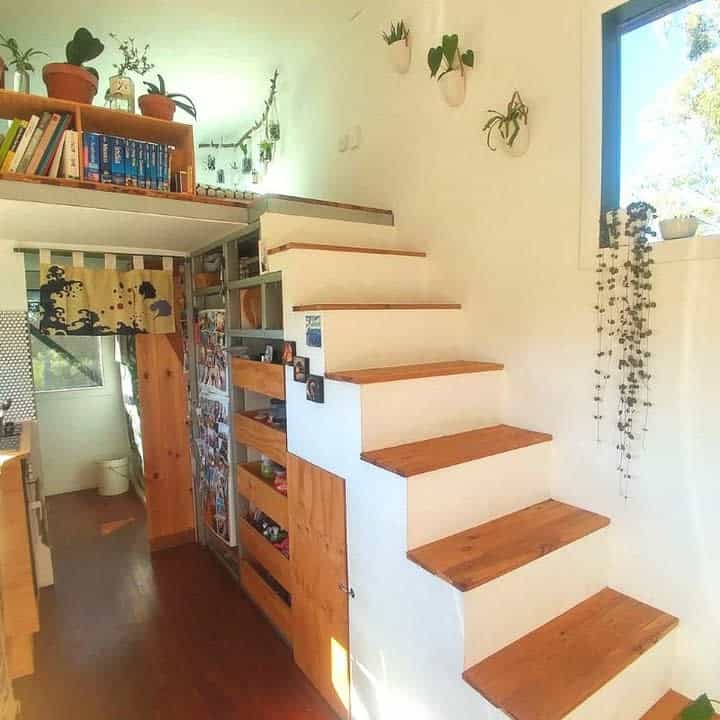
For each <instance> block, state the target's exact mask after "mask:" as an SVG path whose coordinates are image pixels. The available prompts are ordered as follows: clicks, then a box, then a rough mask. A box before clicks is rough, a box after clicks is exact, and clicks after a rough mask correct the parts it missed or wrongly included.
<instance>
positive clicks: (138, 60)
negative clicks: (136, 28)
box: [110, 33, 155, 75]
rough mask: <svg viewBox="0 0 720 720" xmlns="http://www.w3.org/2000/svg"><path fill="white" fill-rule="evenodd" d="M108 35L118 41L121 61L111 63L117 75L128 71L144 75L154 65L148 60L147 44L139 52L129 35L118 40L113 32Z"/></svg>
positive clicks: (148, 47) (133, 39)
mask: <svg viewBox="0 0 720 720" xmlns="http://www.w3.org/2000/svg"><path fill="white" fill-rule="evenodd" d="M110 37H111V38H112V39H113V40H115V41H116V42H117V43H118V50H119V51H120V52H121V53H122V56H123V59H122V62H121V63H113V67H114V68H115V70H116V71H117V74H118V75H125V73H128V72H134V73H137V74H138V75H145V73H147V72H149V71H150V70H152V69H153V68H154V67H155V65H154V64H153V63H151V62H149V61H148V50H149V49H150V46H149V45H145V47H144V48H143V49H142V53H141V52H140V50H139V49H138V48H137V47H136V46H135V38H133V37H129V38H127V40H120V39H119V38H118V36H117V35H116V34H115V33H110Z"/></svg>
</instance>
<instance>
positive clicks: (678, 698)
mask: <svg viewBox="0 0 720 720" xmlns="http://www.w3.org/2000/svg"><path fill="white" fill-rule="evenodd" d="M691 702H692V700H691V699H690V698H689V697H685V695H681V694H680V693H678V692H675V691H674V690H668V692H666V693H665V695H663V696H662V697H661V698H660V700H658V701H657V702H656V703H655V704H654V705H653V706H652V707H651V708H650V709H649V710H648V711H647V712H646V713H645V714H644V715H643V716H642V718H640V720H677V719H678V718H679V717H680V713H681V712H682V711H683V710H684V709H685V708H686V707H687V706H688V705H689V704H690V703H691ZM714 717H719V716H718V715H715V716H714Z"/></svg>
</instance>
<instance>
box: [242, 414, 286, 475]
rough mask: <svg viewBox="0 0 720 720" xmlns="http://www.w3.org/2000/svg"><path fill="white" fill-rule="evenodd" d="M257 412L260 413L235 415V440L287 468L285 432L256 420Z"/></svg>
mask: <svg viewBox="0 0 720 720" xmlns="http://www.w3.org/2000/svg"><path fill="white" fill-rule="evenodd" d="M257 412H260V411H259V410H253V411H251V412H243V413H235V416H234V423H233V425H234V430H235V440H237V442H239V443H242V444H243V445H248V446H250V447H252V448H255V449H256V450H257V451H258V452H260V453H262V454H263V455H267V456H268V457H269V458H270V459H271V460H274V461H275V462H276V463H278V464H279V465H282V466H283V467H286V466H287V437H286V434H285V432H283V431H282V430H279V429H278V428H275V427H272V426H271V425H268V424H267V423H264V422H261V421H260V420H256V419H255V417H254V415H255V413H257Z"/></svg>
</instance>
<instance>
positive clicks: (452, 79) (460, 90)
mask: <svg viewBox="0 0 720 720" xmlns="http://www.w3.org/2000/svg"><path fill="white" fill-rule="evenodd" d="M438 85H439V86H440V90H441V91H442V94H443V97H444V98H445V102H447V104H448V105H450V107H458V105H462V104H463V102H465V74H464V73H463V72H461V71H460V70H451V71H450V72H448V73H445V74H444V75H443V76H442V77H441V78H440V79H439V80H438Z"/></svg>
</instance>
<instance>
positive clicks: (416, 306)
mask: <svg viewBox="0 0 720 720" xmlns="http://www.w3.org/2000/svg"><path fill="white" fill-rule="evenodd" d="M460 309H462V305H459V304H458V303H319V304H315V305H295V306H293V310H294V311H295V312H309V311H314V312H323V311H325V310H460Z"/></svg>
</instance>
